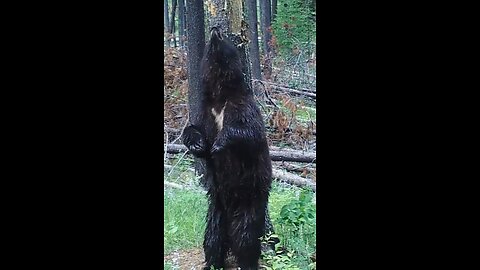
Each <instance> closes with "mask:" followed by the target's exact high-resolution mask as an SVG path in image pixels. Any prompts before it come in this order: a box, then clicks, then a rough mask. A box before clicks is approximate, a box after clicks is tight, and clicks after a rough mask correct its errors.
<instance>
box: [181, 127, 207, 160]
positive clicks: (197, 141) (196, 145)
mask: <svg viewBox="0 0 480 270" xmlns="http://www.w3.org/2000/svg"><path fill="white" fill-rule="evenodd" d="M183 144H184V145H185V146H186V147H187V149H188V151H190V152H191V153H192V154H193V155H195V156H201V155H202V154H204V153H205V152H206V151H207V147H206V143H205V139H204V138H203V135H202V133H200V131H198V129H196V128H195V127H194V126H188V127H186V128H185V130H184V131H183Z"/></svg>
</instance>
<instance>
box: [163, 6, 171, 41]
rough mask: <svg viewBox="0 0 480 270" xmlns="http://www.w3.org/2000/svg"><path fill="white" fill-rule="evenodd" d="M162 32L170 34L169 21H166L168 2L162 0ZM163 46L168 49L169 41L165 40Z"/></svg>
mask: <svg viewBox="0 0 480 270" xmlns="http://www.w3.org/2000/svg"><path fill="white" fill-rule="evenodd" d="M163 30H164V33H170V20H169V19H168V0H163ZM165 45H166V46H167V47H170V39H169V38H167V39H166V41H165Z"/></svg>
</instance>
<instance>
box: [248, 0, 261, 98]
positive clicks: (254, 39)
mask: <svg viewBox="0 0 480 270" xmlns="http://www.w3.org/2000/svg"><path fill="white" fill-rule="evenodd" d="M246 1H247V6H246V11H247V12H248V24H249V28H250V45H249V46H250V60H251V61H252V79H254V80H260V78H261V77H262V74H261V72H260V52H259V50H258V23H257V1H256V0H246ZM260 1H261V0H260ZM253 89H254V91H255V95H256V96H260V94H261V91H260V88H259V87H254V88H253Z"/></svg>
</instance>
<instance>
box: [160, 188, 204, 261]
mask: <svg viewBox="0 0 480 270" xmlns="http://www.w3.org/2000/svg"><path fill="white" fill-rule="evenodd" d="M163 209H164V215H163V217H164V225H165V226H164V231H163V239H164V254H165V255H166V254H169V253H171V252H172V251H174V250H175V249H184V248H186V249H188V248H192V247H199V246H201V244H202V242H203V233H204V230H205V214H206V212H207V199H206V196H205V194H203V193H201V192H195V191H188V190H177V189H168V190H167V191H165V192H164V199H163Z"/></svg>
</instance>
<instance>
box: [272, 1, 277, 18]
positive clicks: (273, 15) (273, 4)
mask: <svg viewBox="0 0 480 270" xmlns="http://www.w3.org/2000/svg"><path fill="white" fill-rule="evenodd" d="M276 16H277V0H272V22H273V21H274V20H275V17H276Z"/></svg>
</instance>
